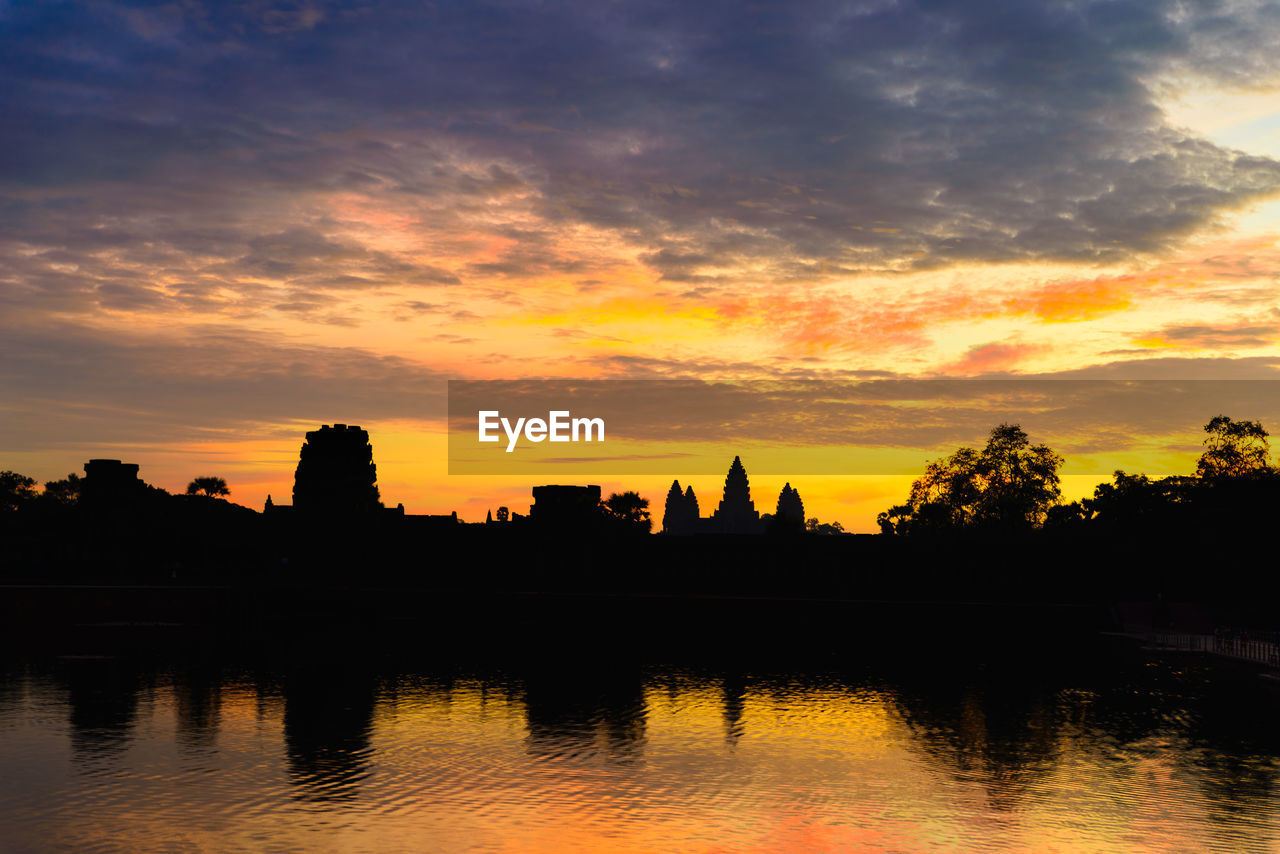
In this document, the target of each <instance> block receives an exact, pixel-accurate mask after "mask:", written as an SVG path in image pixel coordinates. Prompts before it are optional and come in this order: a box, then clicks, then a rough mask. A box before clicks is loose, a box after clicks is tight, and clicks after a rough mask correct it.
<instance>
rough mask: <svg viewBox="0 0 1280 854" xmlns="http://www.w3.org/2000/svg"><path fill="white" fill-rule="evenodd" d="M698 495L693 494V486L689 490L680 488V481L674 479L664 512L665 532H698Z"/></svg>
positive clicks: (663, 527) (663, 525) (663, 530)
mask: <svg viewBox="0 0 1280 854" xmlns="http://www.w3.org/2000/svg"><path fill="white" fill-rule="evenodd" d="M701 521H702V520H701V519H699V518H698V497H697V496H696V495H694V494H693V487H692V486H690V487H689V489H688V490H687V491H684V492H682V491H681V490H680V481H678V480H673V481H672V482H671V489H670V491H668V492H667V505H666V508H665V510H664V512H663V514H662V532H663V533H664V534H676V535H681V534H695V533H697V532H698V526H699V523H700V522H701Z"/></svg>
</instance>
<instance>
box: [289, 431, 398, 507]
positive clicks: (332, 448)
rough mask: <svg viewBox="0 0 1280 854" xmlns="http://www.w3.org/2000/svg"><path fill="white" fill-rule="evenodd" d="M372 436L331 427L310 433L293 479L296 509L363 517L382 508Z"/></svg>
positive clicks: (303, 446) (363, 432)
mask: <svg viewBox="0 0 1280 854" xmlns="http://www.w3.org/2000/svg"><path fill="white" fill-rule="evenodd" d="M377 481H378V472H377V467H376V466H375V465H374V464H373V445H371V444H370V443H369V434H368V432H366V431H364V430H361V429H360V428H359V427H357V426H355V425H351V426H348V425H346V424H334V425H333V426H332V427H330V426H329V425H328V424H325V425H324V426H322V427H321V428H320V429H319V430H312V431H310V432H308V433H307V440H306V441H305V442H304V443H303V445H302V451H301V453H300V456H299V460H298V469H297V471H296V472H295V473H294V476H293V506H294V509H295V510H297V511H299V512H305V513H360V512H369V511H373V510H377V509H379V508H381V507H382V502H381V501H380V500H379V497H378V486H377Z"/></svg>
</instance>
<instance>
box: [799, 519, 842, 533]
mask: <svg viewBox="0 0 1280 854" xmlns="http://www.w3.org/2000/svg"><path fill="white" fill-rule="evenodd" d="M804 529H805V530H806V531H808V532H809V533H810V534H821V535H824V536H831V535H834V534H843V533H845V530H844V525H841V524H840V523H839V522H819V521H818V517H817V516H813V517H811V518H809V519H808V521H806V522H805V523H804Z"/></svg>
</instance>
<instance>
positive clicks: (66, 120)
mask: <svg viewBox="0 0 1280 854" xmlns="http://www.w3.org/2000/svg"><path fill="white" fill-rule="evenodd" d="M1276 12H1277V9H1275V8H1274V7H1273V6H1271V5H1270V4H1263V3H1254V4H1246V3H1236V4H1222V3H1211V2H1202V3H1186V2H1176V3H1175V2H1152V0H1116V2H1081V3H1057V2H1053V3H1034V2H989V3H970V2H954V3H923V2H920V3H912V2H902V3H885V2H862V3H858V2H854V3H847V2H841V3H825V2H818V3H809V4H801V5H797V4H778V5H776V6H771V5H759V4H756V5H751V6H749V7H745V8H744V7H742V6H741V5H740V4H733V3H726V4H718V3H707V4H702V3H700V4H684V3H680V4H648V3H646V4H621V5H609V6H604V7H602V6H600V5H599V4H578V5H575V4H562V5H556V6H552V7H548V6H545V5H542V4H532V3H530V4H524V3H513V4H488V3H466V4H442V5H439V6H432V7H422V6H419V5H416V4H414V5H408V4H406V5H400V4H387V5H378V6H366V5H363V4H352V5H343V4H333V5H330V4H314V5H313V4H306V5H305V6H303V5H296V6H295V5H290V6H289V10H288V11H284V10H283V9H282V8H279V7H277V6H276V5H274V4H257V3H250V4H213V5H210V6H208V7H203V8H201V7H188V6H181V7H180V6H176V5H175V6H165V7H150V6H144V7H131V6H115V5H99V4H94V5H90V6H87V7H84V8H80V7H74V6H64V5H61V4H23V5H14V6H9V7H7V8H6V9H5V10H4V11H3V12H0V15H3V18H4V33H5V35H4V36H2V37H0V38H3V42H4V48H5V49H4V52H3V57H4V58H3V60H0V105H2V106H3V109H4V112H5V115H6V117H7V120H6V122H5V123H4V125H3V128H0V152H2V153H3V155H4V156H3V157H2V158H0V186H2V187H3V191H4V196H3V199H2V200H0V221H2V222H3V223H4V229H3V230H4V233H5V235H6V238H5V239H6V244H7V246H8V248H9V250H10V251H8V252H6V255H7V256H8V257H10V258H11V259H12V258H13V257H14V256H15V255H16V254H17V252H16V251H15V250H17V249H19V248H21V247H27V248H28V249H34V250H36V254H35V255H32V256H24V259H25V263H24V264H22V265H18V266H17V268H16V269H14V268H12V267H11V269H10V270H8V271H6V274H7V276H8V277H9V279H10V280H11V281H21V282H22V283H24V285H25V286H26V287H34V288H38V289H41V290H43V291H47V292H48V297H47V298H48V299H50V300H51V301H53V302H55V303H56V304H58V305H61V306H63V307H74V306H75V305H76V303H77V301H81V302H95V301H96V302H99V303H103V304H111V305H115V306H117V307H122V306H125V305H131V306H143V305H148V304H149V305H158V304H160V303H161V302H163V301H164V300H165V299H166V296H165V295H164V294H162V293H160V292H158V291H156V290H154V289H152V290H151V291H149V292H128V293H126V292H120V291H112V290H111V289H110V288H108V289H107V290H105V291H101V290H100V286H101V285H109V284H111V283H113V282H115V281H117V280H118V279H121V278H127V277H128V275H129V273H130V271H131V270H132V271H133V272H137V267H138V265H142V266H143V267H144V268H146V270H147V271H148V272H153V271H154V270H164V271H166V272H168V273H172V274H174V275H178V276H182V275H184V274H195V273H198V276H197V277H196V278H195V279H194V280H192V281H190V282H186V283H184V284H185V287H186V290H185V291H184V292H183V294H182V295H181V296H182V297H184V298H185V299H187V300H188V303H189V304H190V305H193V306H198V305H199V300H200V299H201V298H202V296H203V297H204V298H206V299H214V297H211V296H209V295H210V294H211V293H213V292H216V291H218V290H219V288H226V287H232V288H240V289H244V288H245V283H246V282H251V281H254V280H255V277H266V278H269V279H272V280H273V281H285V282H287V283H288V286H289V287H291V288H296V289H299V290H301V291H303V292H305V293H308V294H311V293H315V292H317V291H323V290H326V289H331V288H339V289H352V288H368V287H376V286H381V285H387V284H389V283H391V282H393V281H394V282H397V283H402V284H411V285H419V286H431V285H439V284H457V283H459V282H461V281H462V280H463V279H465V278H466V277H467V276H468V275H471V276H518V275H528V274H534V273H551V274H555V275H564V276H571V275H574V274H576V273H578V272H584V271H585V270H586V269H587V268H589V267H591V266H592V265H591V263H590V262H589V261H588V260H587V259H586V258H582V257H575V256H574V254H573V253H572V252H569V253H566V252H565V251H563V247H562V246H561V244H562V243H563V237H564V233H563V229H564V228H566V227H572V226H575V225H578V226H587V227H590V228H593V229H600V230H604V231H607V232H610V233H614V234H616V235H617V236H618V237H619V239H620V240H622V241H623V242H624V243H625V244H627V245H630V246H631V247H633V248H634V250H635V252H636V253H637V257H639V258H640V259H641V260H642V261H643V263H645V264H647V265H649V266H650V267H652V268H653V269H654V270H655V271H657V272H659V273H660V274H661V275H663V276H665V277H668V278H671V279H676V280H679V281H682V282H692V283H698V284H708V283H710V284H714V283H717V282H724V281H727V280H731V279H737V280H743V279H746V280H765V281H772V282H785V281H796V282H808V281H814V280H822V279H829V278H832V277H838V276H842V275H848V274H849V273H852V272H856V271H861V270H868V269H891V270H903V269H912V268H920V267H926V268H927V267H936V266H939V265H946V264H950V263H954V262H961V261H975V260H977V261H991V260H1025V259H1046V258H1049V259H1070V260H1085V259H1089V260H1098V259H1102V260H1107V259H1113V260H1114V259H1120V258H1124V257H1127V256H1128V254H1129V253H1132V252H1135V251H1137V252H1155V251H1160V250H1163V249H1166V248H1168V247H1169V246H1170V245H1171V241H1174V240H1176V239H1177V238H1179V237H1180V236H1183V235H1186V234H1188V233H1190V232H1191V231H1193V230H1195V229H1198V228H1201V227H1203V226H1205V225H1206V224H1208V223H1211V222H1213V221H1214V220H1215V218H1216V217H1217V216H1218V215H1220V214H1221V213H1223V212H1224V211H1227V210H1230V209H1233V208H1235V207H1238V206H1239V205H1241V204H1244V203H1246V202H1248V201H1250V200H1253V199H1257V198H1259V197H1262V196H1265V195H1268V194H1271V193H1274V192H1276V190H1277V189H1280V163H1277V162H1276V161H1274V160H1271V159H1269V158H1266V157H1260V156H1251V155H1247V154H1244V153H1242V152H1238V151H1231V150H1227V149H1224V148H1222V147H1220V146H1217V145H1214V144H1213V143H1211V142H1209V141H1207V140H1204V139H1199V138H1196V137H1194V136H1192V135H1189V134H1188V133H1186V132H1184V131H1182V130H1180V129H1178V128H1176V127H1171V126H1169V125H1168V124H1167V123H1166V122H1165V120H1164V116H1163V114H1162V113H1161V111H1160V110H1159V109H1158V107H1157V94H1158V93H1157V88H1158V87H1159V85H1161V81H1162V80H1165V79H1173V78H1175V77H1177V76H1179V75H1181V76H1183V77H1186V76H1197V77H1199V78H1212V79H1216V80H1225V81H1229V82H1232V83H1238V84H1260V83H1265V82H1273V81H1274V79H1275V73H1276V65H1275V60H1274V56H1275V51H1274V46H1275V43H1276V33H1277V29H1278V27H1280V25H1278V24H1277V21H1278V20H1280V15H1277V14H1276ZM90 188H91V189H90ZM343 196H347V197H350V198H349V199H348V203H349V204H353V205H358V204H359V203H360V200H364V201H368V200H374V201H376V202H385V203H386V204H387V205H388V206H390V207H392V208H400V209H403V210H405V211H407V212H408V213H407V216H409V217H410V219H411V220H412V222H413V225H414V227H416V228H419V229H421V231H422V232H424V233H426V232H429V231H431V230H432V229H433V228H436V229H438V230H439V231H440V232H441V235H442V241H446V242H447V241H449V240H457V239H464V238H465V235H466V233H467V232H468V230H469V229H472V230H474V231H475V232H476V233H475V234H473V235H472V237H471V239H472V240H478V241H480V242H481V243H483V242H484V240H485V238H484V237H483V236H482V235H490V236H493V235H500V234H502V233H504V232H505V233H507V234H510V235H512V238H511V241H510V242H509V243H508V245H507V246H505V247H503V248H500V249H498V250H497V251H496V254H495V253H490V254H491V255H492V257H488V258H483V259H471V260H469V261H468V262H467V263H465V264H464V265H463V269H459V268H458V267H456V266H449V265H446V264H437V263H433V262H432V259H431V258H430V257H429V256H431V255H432V254H433V252H432V251H431V247H425V249H426V250H427V251H425V252H424V251H421V250H422V249H423V247H418V250H417V251H410V250H409V249H407V248H406V247H399V248H397V249H391V250H385V249H382V250H380V249H374V248H371V246H368V245H366V246H361V245H357V243H356V242H353V241H355V240H356V237H354V236H353V235H352V234H350V233H349V232H350V230H349V229H347V228H345V226H344V223H343V215H342V213H341V211H339V210H336V209H333V208H332V207H331V203H336V202H337V200H339V199H340V198H341V197H343ZM272 220H274V223H272ZM273 226H274V227H273ZM513 229H514V230H513ZM366 237H367V238H368V241H367V242H369V243H376V242H377V241H376V240H374V239H373V236H372V235H366ZM435 249H436V252H435V253H434V254H437V255H438V256H441V257H444V256H450V257H452V256H456V255H457V254H458V252H457V250H458V249H459V247H458V246H457V245H451V246H445V245H443V244H442V245H440V246H438V247H436V248H435ZM59 256H61V257H59ZM72 266H76V267H79V269H76V270H70V269H69V268H70V267H72ZM39 268H42V269H39ZM208 277H213V279H212V280H210V279H209V278H208ZM206 307H207V306H206Z"/></svg>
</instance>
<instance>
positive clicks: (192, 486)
mask: <svg viewBox="0 0 1280 854" xmlns="http://www.w3.org/2000/svg"><path fill="white" fill-rule="evenodd" d="M230 494H231V490H229V489H227V482H226V481H225V480H223V479H222V478H220V477H198V478H196V479H195V480H193V481H191V482H190V483H188V484H187V495H207V496H209V497H210V498H213V497H214V496H219V495H230Z"/></svg>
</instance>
